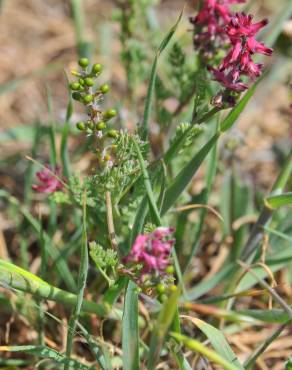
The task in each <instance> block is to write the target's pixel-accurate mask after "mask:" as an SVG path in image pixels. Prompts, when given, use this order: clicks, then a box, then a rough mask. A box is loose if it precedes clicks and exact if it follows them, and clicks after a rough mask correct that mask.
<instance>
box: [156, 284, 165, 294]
mask: <svg viewBox="0 0 292 370" xmlns="http://www.w3.org/2000/svg"><path fill="white" fill-rule="evenodd" d="M156 290H157V292H158V293H159V294H162V293H164V292H165V286H164V285H163V284H157V285H156Z"/></svg>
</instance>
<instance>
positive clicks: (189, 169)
mask: <svg viewBox="0 0 292 370" xmlns="http://www.w3.org/2000/svg"><path fill="white" fill-rule="evenodd" d="M219 136H220V133H216V134H215V135H214V136H213V137H212V138H211V139H210V140H209V141H208V142H207V143H206V144H205V145H204V146H203V148H202V149H201V150H200V151H199V152H198V153H196V154H195V156H194V157H193V158H192V159H191V160H190V161H189V162H188V164H187V165H186V166H185V167H184V168H183V169H182V170H181V171H180V172H179V174H178V175H177V176H176V177H175V179H174V180H173V183H172V184H171V185H170V186H169V187H168V189H167V190H166V193H165V197H164V202H163V204H162V210H161V214H162V215H164V214H165V213H166V212H167V211H168V210H169V209H170V207H171V206H172V205H173V204H174V203H175V201H176V200H177V199H178V197H179V196H180V195H181V194H182V192H183V191H184V190H185V188H186V187H187V186H188V184H189V183H190V181H191V180H192V178H193V176H194V175H195V173H196V172H197V170H198V169H199V167H200V165H201V164H202V162H203V160H204V159H205V158H206V156H207V154H208V153H209V152H210V150H211V149H212V148H213V146H214V145H215V144H216V142H217V140H218V138H219Z"/></svg>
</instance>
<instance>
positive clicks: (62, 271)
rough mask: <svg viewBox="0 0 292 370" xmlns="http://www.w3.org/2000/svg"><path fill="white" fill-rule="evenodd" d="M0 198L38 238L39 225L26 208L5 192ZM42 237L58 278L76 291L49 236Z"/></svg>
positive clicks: (73, 281) (69, 273)
mask: <svg viewBox="0 0 292 370" xmlns="http://www.w3.org/2000/svg"><path fill="white" fill-rule="evenodd" d="M0 197H3V198H5V199H7V200H8V202H9V203H10V204H12V205H14V206H17V207H18V210H19V212H21V213H22V214H23V216H24V218H25V219H26V220H27V221H28V223H29V224H30V225H31V226H32V228H33V230H35V232H36V234H37V235H38V236H39V235H40V232H41V225H40V223H39V221H38V220H37V219H36V218H34V217H33V215H32V214H31V213H30V212H29V211H28V209H27V208H26V207H23V206H21V204H20V203H19V201H18V199H17V198H15V197H13V196H11V195H10V194H9V193H7V192H6V191H5V190H0ZM43 237H44V240H45V242H46V247H47V249H48V254H49V256H50V257H51V258H52V260H53V261H55V262H56V267H57V269H58V272H59V274H60V276H62V278H63V280H64V282H65V284H66V285H67V287H68V289H70V290H72V291H76V289H77V286H76V283H75V280H74V278H73V276H72V273H71V271H70V269H69V267H68V265H67V263H66V260H65V259H64V258H62V255H61V254H60V252H59V250H58V249H57V248H56V247H55V246H54V244H53V242H52V239H51V238H50V236H49V235H48V234H47V233H45V232H43Z"/></svg>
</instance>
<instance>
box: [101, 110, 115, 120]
mask: <svg viewBox="0 0 292 370" xmlns="http://www.w3.org/2000/svg"><path fill="white" fill-rule="evenodd" d="M116 115H117V111H116V110H115V109H109V110H107V111H106V112H104V114H103V116H104V118H105V119H111V118H113V117H115V116H116Z"/></svg>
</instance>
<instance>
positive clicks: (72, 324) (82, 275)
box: [64, 193, 88, 370]
mask: <svg viewBox="0 0 292 370" xmlns="http://www.w3.org/2000/svg"><path fill="white" fill-rule="evenodd" d="M87 272H88V247H87V231H86V193H84V194H83V235H82V247H81V258H80V267H79V274H78V293H77V301H76V306H75V309H74V312H73V314H72V316H71V318H70V320H69V324H68V331H67V345H66V356H67V357H69V358H70V356H71V352H72V345H73V337H74V333H75V330H76V326H77V321H78V318H79V315H80V311H81V307H82V301H83V295H84V290H85V287H86V280H87ZM64 370H69V365H68V364H66V365H65V367H64Z"/></svg>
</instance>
